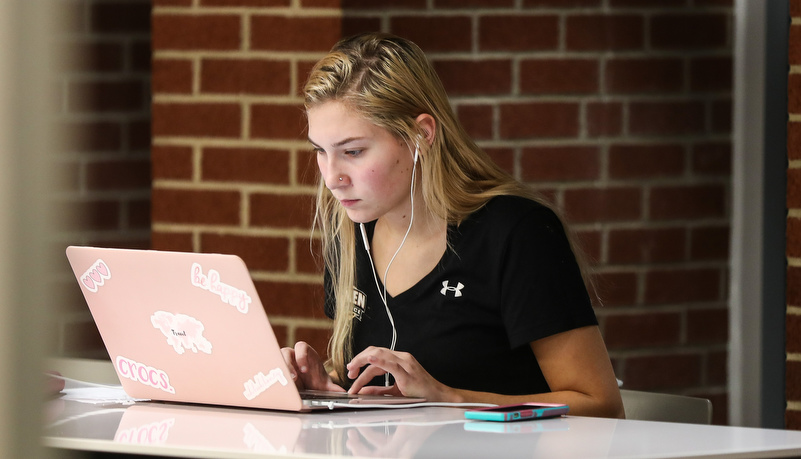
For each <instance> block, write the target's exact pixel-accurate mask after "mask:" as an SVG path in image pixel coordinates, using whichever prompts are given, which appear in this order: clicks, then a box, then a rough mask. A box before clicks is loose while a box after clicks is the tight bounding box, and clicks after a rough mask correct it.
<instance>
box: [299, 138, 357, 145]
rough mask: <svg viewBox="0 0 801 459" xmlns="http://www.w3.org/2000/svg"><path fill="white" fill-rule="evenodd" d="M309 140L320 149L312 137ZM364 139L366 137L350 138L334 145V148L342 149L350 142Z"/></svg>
mask: <svg viewBox="0 0 801 459" xmlns="http://www.w3.org/2000/svg"><path fill="white" fill-rule="evenodd" d="M307 138H308V139H309V142H311V144H312V145H314V147H315V148H320V146H319V145H317V143H315V142H314V140H312V139H311V137H307ZM363 139H364V137H348V138H345V139H342V140H340V141H339V142H337V143H335V144H333V145H332V147H334V148H337V147H341V146H342V145H346V144H348V143H350V142H355V141H357V140H363Z"/></svg>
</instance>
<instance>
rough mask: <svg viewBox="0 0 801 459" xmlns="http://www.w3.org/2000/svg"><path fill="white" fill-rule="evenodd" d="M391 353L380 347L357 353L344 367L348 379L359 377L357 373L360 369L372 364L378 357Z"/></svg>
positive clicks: (372, 347)
mask: <svg viewBox="0 0 801 459" xmlns="http://www.w3.org/2000/svg"><path fill="white" fill-rule="evenodd" d="M392 352H393V351H390V350H389V349H386V348H382V347H374V346H370V347H368V348H367V349H365V350H363V351H361V352H359V353H358V354H357V355H356V356H354V357H353V359H351V361H350V362H349V363H348V364H347V365H346V368H347V370H348V374H347V376H348V378H350V379H356V378H357V377H358V376H359V372H360V371H361V369H362V367H364V366H366V365H369V364H373V363H374V361H376V359H378V356H379V355H382V354H386V353H389V354H390V355H391V354H392Z"/></svg>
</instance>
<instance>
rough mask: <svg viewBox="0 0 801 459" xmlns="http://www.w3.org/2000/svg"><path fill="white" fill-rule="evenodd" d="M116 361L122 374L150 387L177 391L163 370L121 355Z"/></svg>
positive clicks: (172, 392)
mask: <svg viewBox="0 0 801 459" xmlns="http://www.w3.org/2000/svg"><path fill="white" fill-rule="evenodd" d="M115 363H116V365H117V370H118V373H119V375H120V376H122V377H124V378H128V379H130V380H132V381H137V382H140V383H142V384H145V385H147V386H150V387H155V388H156V389H160V390H163V391H164V392H169V393H170V394H174V393H175V388H174V387H172V384H170V377H169V376H168V375H167V373H165V372H164V371H163V370H159V369H158V368H153V367H151V366H148V365H145V364H143V363H139V362H137V361H135V360H131V359H129V358H126V357H123V356H121V355H118V356H117V359H116V362H115Z"/></svg>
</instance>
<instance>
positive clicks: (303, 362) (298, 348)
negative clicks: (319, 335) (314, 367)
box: [295, 341, 317, 373]
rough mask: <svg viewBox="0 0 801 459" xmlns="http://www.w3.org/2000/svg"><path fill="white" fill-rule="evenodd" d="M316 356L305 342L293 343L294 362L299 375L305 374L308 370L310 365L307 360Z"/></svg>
mask: <svg viewBox="0 0 801 459" xmlns="http://www.w3.org/2000/svg"><path fill="white" fill-rule="evenodd" d="M316 356H317V352H315V351H314V349H313V348H312V347H311V346H309V344H308V343H306V342H305V341H298V342H297V343H295V361H296V362H297V365H298V370H299V371H300V372H301V373H306V372H308V371H309V368H310V367H311V364H312V363H311V362H310V361H309V360H310V359H311V358H313V357H316Z"/></svg>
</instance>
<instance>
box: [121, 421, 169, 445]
mask: <svg viewBox="0 0 801 459" xmlns="http://www.w3.org/2000/svg"><path fill="white" fill-rule="evenodd" d="M174 425H175V418H169V419H165V420H163V421H155V422H151V423H149V424H145V425H143V426H139V427H131V428H130V429H123V430H120V431H117V433H116V434H114V441H116V442H118V443H129V444H135V445H164V444H166V443H167V438H168V437H169V435H170V429H171V428H172V426H174Z"/></svg>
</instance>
